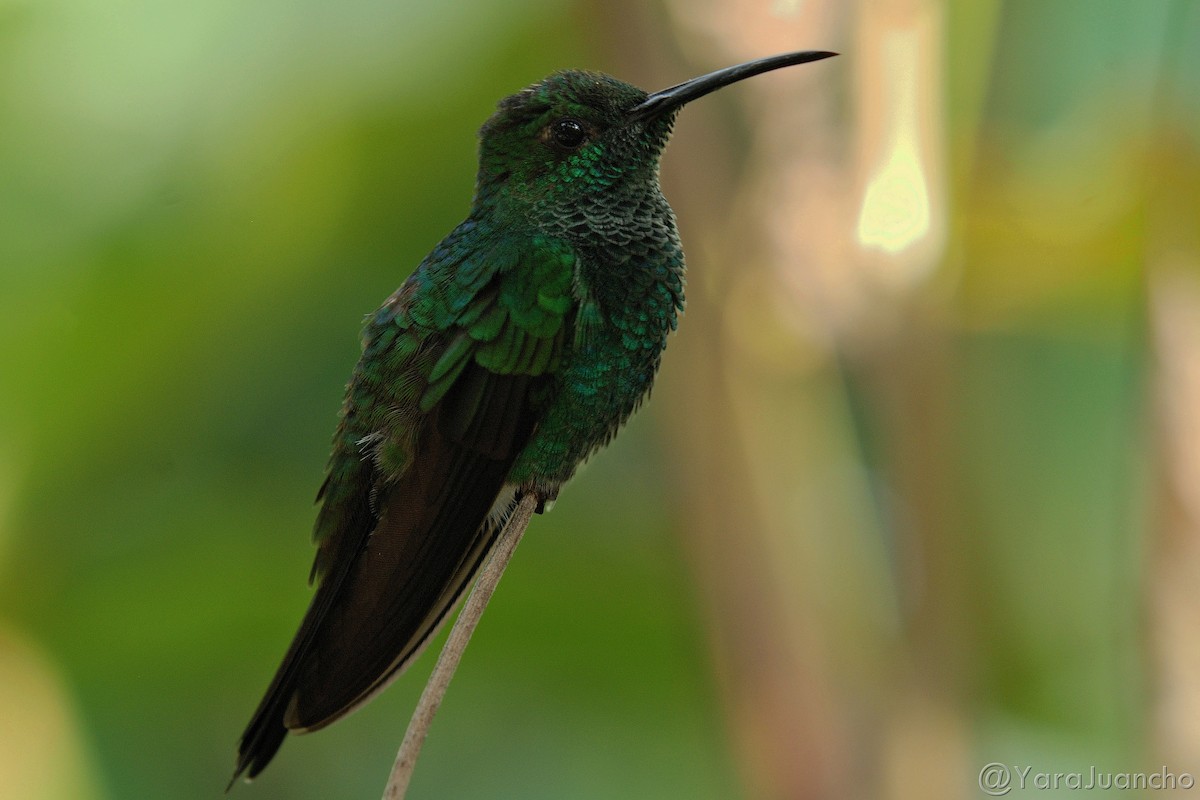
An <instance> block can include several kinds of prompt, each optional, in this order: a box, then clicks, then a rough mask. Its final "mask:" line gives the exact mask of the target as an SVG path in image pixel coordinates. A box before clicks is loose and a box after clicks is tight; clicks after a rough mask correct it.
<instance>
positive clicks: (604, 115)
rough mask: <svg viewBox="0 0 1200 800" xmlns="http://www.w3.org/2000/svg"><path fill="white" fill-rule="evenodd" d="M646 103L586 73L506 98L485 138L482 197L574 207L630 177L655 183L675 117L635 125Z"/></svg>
mask: <svg viewBox="0 0 1200 800" xmlns="http://www.w3.org/2000/svg"><path fill="white" fill-rule="evenodd" d="M646 98H647V94H646V93H645V92H644V91H642V90H641V89H639V88H637V87H636V86H631V85H629V84H628V83H624V82H622V81H619V80H617V79H616V78H612V77H610V76H608V75H602V74H600V73H596V72H584V71H579V70H568V71H564V72H556V73H554V74H553V75H551V76H549V77H548V78H546V79H544V80H542V81H539V82H538V83H535V84H533V85H532V86H529V87H528V88H526V89H524V90H522V91H520V92H518V93H517V94H514V95H512V96H510V97H506V98H505V99H503V100H501V101H500V104H499V106H498V108H497V110H496V113H495V114H493V115H492V117H491V119H489V120H488V121H487V122H486V123H485V124H484V126H483V128H482V130H481V131H480V134H479V136H480V147H479V189H480V192H481V193H483V194H485V195H486V194H487V192H488V191H489V190H491V191H498V192H499V193H500V194H501V195H502V196H505V197H506V198H507V199H508V200H509V201H510V202H513V201H515V202H516V203H518V204H520V205H524V204H526V203H533V204H539V205H540V204H544V203H545V201H547V200H550V201H552V202H554V201H565V202H571V201H572V200H577V199H580V198H582V197H584V196H586V195H588V194H590V193H595V192H604V191H608V190H611V189H613V188H614V187H615V186H616V185H618V184H621V183H623V182H625V181H627V180H629V179H631V178H640V179H641V180H644V181H653V179H654V176H655V174H656V172H657V167H658V157H659V155H660V154H661V153H662V150H663V147H664V146H665V145H666V143H667V137H668V135H669V133H670V130H671V123H672V121H673V120H674V116H675V115H674V113H673V112H672V113H667V114H662V115H657V116H655V117H654V118H650V119H644V120H634V119H632V118H631V116H630V112H631V111H632V110H633V109H634V108H636V107H637V106H638V105H639V104H641V103H644V102H645V101H646ZM477 199H481V198H477Z"/></svg>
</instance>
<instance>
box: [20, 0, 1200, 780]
mask: <svg viewBox="0 0 1200 800" xmlns="http://www.w3.org/2000/svg"><path fill="white" fill-rule="evenodd" d="M809 48H822V49H824V48H829V49H835V50H838V51H841V52H842V53H843V55H842V56H841V57H840V58H838V59H835V60H833V61H829V62H822V64H819V65H811V66H806V67H801V68H797V69H795V70H788V71H785V72H780V73H775V74H773V75H771V76H766V77H762V78H758V79H755V80H754V81H751V82H749V83H746V84H741V85H739V86H738V87H736V88H733V89H729V90H726V91H725V92H723V93H721V94H720V95H717V96H714V97H712V98H709V99H706V100H705V101H704V102H703V103H698V104H697V105H696V107H695V108H691V107H689V108H688V109H687V110H686V111H685V112H684V113H683V115H682V116H681V118H680V121H679V124H678V126H677V130H678V132H677V134H676V137H675V141H674V142H673V144H672V146H671V148H670V149H669V150H668V153H667V156H666V158H665V160H664V167H663V182H664V189H665V192H666V193H667V195H668V198H669V199H671V201H672V203H673V205H674V206H675V208H676V210H677V211H678V212H679V217H680V228H681V232H682V235H683V238H684V242H685V246H686V247H687V251H688V255H689V267H690V273H689V277H690V282H689V308H688V314H687V317H686V319H685V320H684V322H683V324H682V326H681V331H680V333H679V334H678V335H677V336H676V337H675V338H674V339H673V341H672V344H671V347H670V349H669V352H668V354H667V357H666V360H665V364H664V369H663V373H662V376H661V379H660V383H659V387H658V389H657V390H656V392H655V395H654V398H653V401H652V402H651V403H649V404H648V406H647V408H645V409H644V410H643V411H642V412H641V413H640V414H639V415H638V417H636V418H635V420H634V421H633V422H632V423H631V424H630V425H629V427H628V429H627V430H626V431H625V432H624V433H623V434H622V435H621V436H620V437H619V438H618V439H617V440H616V442H615V443H614V445H613V446H611V447H610V448H609V449H608V450H607V451H606V452H604V453H603V454H601V455H600V456H599V457H597V458H596V459H594V460H593V462H592V463H590V464H589V465H588V466H587V467H586V469H584V471H583V472H582V474H581V475H580V476H579V478H578V479H577V480H576V481H575V482H574V483H573V484H572V485H571V487H570V488H569V489H568V490H567V491H566V492H565V493H564V495H563V497H562V499H561V500H560V502H559V503H558V505H557V506H556V508H555V510H554V513H552V514H550V515H547V516H545V517H542V518H538V519H536V520H535V522H534V524H533V525H532V526H531V530H530V535H529V536H528V537H527V538H526V539H525V541H524V543H523V544H522V546H521V550H520V552H519V553H518V554H517V557H516V559H515V561H514V563H513V565H512V567H511V569H510V571H509V573H508V575H507V576H506V578H505V580H504V582H503V584H502V586H501V587H500V589H499V592H498V593H497V595H496V599H495V602H494V604H493V606H492V607H491V608H490V609H489V611H488V613H487V615H486V617H485V619H484V622H483V624H482V625H481V627H480V630H479V632H478V634H477V635H476V638H475V641H474V643H473V645H472V647H471V649H470V651H469V652H468V654H467V656H466V658H465V659H464V663H463V667H462V669H461V670H460V672H459V674H458V676H457V678H456V680H455V683H454V685H453V687H452V688H451V690H450V693H449V695H448V697H447V700H446V703H445V705H444V706H443V710H442V713H441V715H440V716H439V718H438V720H437V722H436V724H435V725H434V728H433V731H432V734H431V738H430V740H429V742H428V743H427V745H426V748H425V751H424V754H423V757H422V761H421V763H420V765H419V767H418V769H417V771H416V775H415V779H414V783H413V789H412V792H411V796H412V797H414V798H417V797H439V798H440V797H448V798H473V797H478V798H485V797H486V798H495V797H503V798H616V797H622V798H624V797H638V798H689V799H690V798H739V797H740V798H781V799H783V798H914V799H916V798H921V799H922V800H925V799H929V798H933V799H936V798H959V797H974V796H980V795H981V793H980V790H979V788H978V785H977V783H976V776H977V774H978V771H979V768H980V767H981V766H983V765H984V764H985V763H987V762H990V761H1000V762H1005V763H1011V764H1014V765H1018V766H1023V765H1032V766H1033V768H1034V772H1037V771H1041V770H1044V771H1048V772H1055V771H1059V772H1061V771H1076V770H1078V771H1084V772H1086V771H1087V769H1088V767H1089V766H1092V765H1095V766H1096V768H1097V769H1098V770H1102V771H1103V770H1108V771H1112V772H1136V771H1154V770H1157V769H1158V768H1159V767H1160V766H1162V765H1166V768H1167V769H1168V770H1171V771H1174V772H1175V773H1182V772H1189V771H1190V772H1191V773H1192V774H1200V722H1198V720H1200V428H1198V427H1197V425H1196V421H1195V420H1196V418H1197V413H1196V411H1197V409H1200V79H1198V78H1197V76H1198V75H1200V4H1198V3H1195V2H1191V0H1174V1H1173V2H1171V1H1169V0H1151V1H1150V2H1145V3H1136V4H1134V3H1121V2H1117V1H1116V0H1055V1H1054V2H1036V1H1035V0H1022V1H1020V2H1008V3H1000V2H994V1H989V0H980V2H970V3H967V2H958V3H938V2H932V0H877V1H876V2H862V3H841V2H836V1H835V0H804V1H803V2H801V0H792V1H791V2H787V1H786V0H777V1H776V2H768V0H761V2H748V1H747V2H732V1H731V0H698V1H696V2H685V0H666V1H665V2H662V3H649V4H645V3H635V2H633V0H619V2H615V3H600V2H596V0H591V1H590V2H585V1H582V0H500V1H498V2H488V3H484V2H479V1H478V0H469V1H468V2H462V3H445V4H432V3H417V2H412V1H411V0H396V1H395V2H390V3H382V2H369V1H368V0H350V1H349V2H343V3H336V4H335V3H330V2H314V1H313V0H303V2H282V0H265V1H264V2H258V3H253V4H244V3H235V2H231V1H230V0H206V1H205V2H199V3H191V4H187V3H171V2H164V1H163V0H129V1H128V2H122V3H107V2H88V1H87V0H0V120H2V121H3V124H0V796H3V797H6V798H8V797H11V798H21V799H22V800H25V799H26V798H30V799H32V800H42V799H43V798H45V799H47V800H49V799H50V798H55V799H57V798H72V799H73V798H85V799H87V800H92V799H95V800H101V799H106V798H112V799H114V800H115V799H116V798H122V799H123V798H168V797H169V798H202V797H217V796H219V795H220V791H221V789H222V788H223V786H224V783H225V781H226V780H227V778H228V775H229V773H230V771H231V769H232V766H233V751H234V745H235V742H236V738H237V736H238V734H239V733H240V731H241V729H242V727H243V725H244V724H245V722H246V721H247V719H248V717H249V714H250V713H251V711H252V710H253V708H254V706H255V704H256V702H257V701H258V699H259V697H260V694H261V692H262V690H263V689H264V688H265V686H266V684H267V682H268V681H269V679H270V677H271V675H272V673H273V670H274V668H275V666H276V664H277V663H278V659H279V658H280V656H281V655H282V653H283V651H284V649H285V647H286V645H287V643H288V641H289V640H290V637H291V635H292V633H293V631H294V629H295V626H296V624H297V623H298V621H299V619H300V616H301V615H302V613H303V611H304V608H305V607H306V605H307V601H308V597H309V594H308V591H307V590H306V588H305V585H304V579H305V576H306V575H307V570H308V567H309V563H310V559H311V557H312V550H311V548H310V547H309V545H308V544H307V533H308V531H309V529H310V526H311V521H312V516H313V509H312V505H311V501H312V497H313V494H314V492H315V490H316V487H317V486H318V484H319V483H320V480H321V475H322V468H323V465H324V460H325V456H326V453H327V444H328V441H329V437H330V435H331V433H332V429H333V426H334V424H335V419H336V417H335V414H336V411H337V408H338V406H339V403H340V398H341V393H342V388H343V385H344V382H345V380H346V378H347V376H348V375H349V373H350V369H351V367H352V365H353V363H354V361H355V359H356V357H357V352H358V341H357V329H358V325H359V322H360V320H361V319H362V317H363V316H364V315H365V314H366V313H368V312H370V311H371V310H373V309H374V308H375V307H376V306H377V305H378V304H379V303H380V302H381V301H382V300H383V299H384V298H385V297H387V295H388V294H389V293H390V292H391V291H392V290H393V289H394V288H395V287H396V286H397V285H399V284H400V283H401V282H402V281H403V279H404V277H405V276H406V275H407V273H408V272H409V271H410V270H411V269H412V267H413V266H415V265H416V264H417V263H418V261H419V260H420V259H421V257H422V256H423V255H424V254H425V253H426V252H427V251H428V250H429V249H430V248H431V247H432V246H433V245H434V244H436V242H437V240H438V239H439V238H440V237H441V236H442V235H444V234H445V233H446V232H447V231H449V230H450V229H451V228H452V227H453V226H454V225H455V224H456V223H457V222H458V221H459V220H460V219H461V218H462V217H463V215H464V214H465V213H466V211H467V208H468V203H469V200H470V196H471V190H472V180H473V176H474V170H475V161H474V148H475V132H476V130H477V129H478V127H479V125H480V124H481V123H482V122H483V120H484V119H486V117H487V116H488V115H489V114H490V113H491V111H492V109H493V107H494V104H495V102H496V101H497V100H498V99H499V98H501V97H503V96H504V95H506V94H509V93H511V92H513V91H515V90H517V89H519V88H521V87H522V86H524V85H526V84H528V83H531V82H533V81H534V80H537V79H539V78H540V77H542V76H543V75H545V74H547V73H548V72H550V71H552V70H554V69H559V68H563V67H568V66H572V67H589V68H595V69H601V70H604V71H607V72H611V73H613V74H616V75H617V76H619V77H622V78H624V79H627V80H630V81H632V82H635V83H637V84H639V85H642V86H644V87H646V88H649V89H653V88H661V87H663V86H667V85H671V84H674V83H677V82H679V81H680V80H683V79H684V78H687V77H690V76H691V75H694V74H699V73H701V72H706V71H709V70H711V69H715V68H717V67H720V66H724V65H726V64H729V63H734V62H736V61H741V60H746V59H750V58H754V57H757V56H760V55H765V54H768V53H773V52H778V51H783V50H793V49H809ZM431 661H432V658H431V657H429V656H427V657H426V658H424V659H422V661H421V662H420V663H419V664H418V665H417V666H416V667H415V668H414V669H413V670H412V671H411V673H410V674H408V675H407V676H406V677H404V678H403V679H401V680H400V681H398V682H397V683H396V684H395V685H394V687H393V688H392V689H391V690H389V691H388V692H387V693H386V694H385V695H383V696H382V697H381V698H379V699H377V700H376V701H375V702H373V703H372V704H371V705H370V706H369V707H368V708H366V709H364V710H363V711H361V712H360V713H358V714H355V715H354V716H353V717H352V718H350V719H348V720H346V721H344V722H342V723H339V724H338V725H336V726H334V727H333V728H331V729H329V730H327V731H323V732H321V733H320V734H319V735H315V736H305V737H294V738H292V739H291V740H289V741H288V742H287V743H286V744H285V746H284V748H283V750H282V751H281V753H280V755H279V757H278V758H277V759H276V761H275V763H273V764H272V766H271V768H270V769H269V770H267V772H266V773H264V775H263V776H262V777H261V778H260V779H259V780H258V781H256V782H255V784H254V785H252V786H249V787H247V786H238V787H235V789H234V793H235V794H234V796H236V797H244V798H258V799H259V800H269V799H270V798H284V797H286V798H295V799H301V798H362V797H374V796H378V794H379V793H380V792H381V791H382V788H383V783H384V781H385V779H386V776H387V771H388V769H389V768H390V765H391V760H392V757H393V755H394V753H395V749H396V746H397V745H398V744H399V741H400V738H401V736H402V735H403V730H404V726H405V724H406V723H407V721H408V715H409V713H410V711H411V708H412V706H413V704H414V702H415V700H416V697H417V695H418V693H419V691H420V688H421V685H422V682H423V680H424V677H425V675H426V673H427V672H428V670H429V668H430V666H431ZM1162 794H1163V793H1162V792H1158V793H1155V796H1160V795H1162ZM1138 795H1139V793H1136V792H1134V793H1131V796H1138ZM1012 796H1022V795H1021V793H1019V792H1014V794H1013V795H1012ZM1026 796H1029V795H1026ZM1038 796H1056V795H1055V793H1054V792H1040V793H1038ZM1063 796H1065V794H1064V795H1063Z"/></svg>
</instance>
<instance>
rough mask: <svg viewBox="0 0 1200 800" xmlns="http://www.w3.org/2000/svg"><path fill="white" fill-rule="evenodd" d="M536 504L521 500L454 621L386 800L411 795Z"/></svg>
mask: <svg viewBox="0 0 1200 800" xmlns="http://www.w3.org/2000/svg"><path fill="white" fill-rule="evenodd" d="M537 502H538V501H537V497H536V495H534V494H533V493H532V492H531V493H529V494H526V495H525V496H524V497H522V498H521V502H520V503H518V504H517V507H516V508H515V509H514V510H513V513H512V516H511V517H509V518H508V522H507V523H506V524H505V526H504V528H503V530H501V531H500V535H499V536H497V537H496V544H495V545H494V546H493V547H492V554H491V556H490V557H489V558H488V561H487V563H486V564H485V565H484V567H483V569H482V570H481V571H480V573H479V578H478V579H477V580H476V581H475V587H474V588H473V589H471V594H470V595H469V596H468V597H467V602H466V603H464V604H463V609H462V611H461V612H459V615H458V619H456V620H455V621H454V627H453V628H451V629H450V636H449V638H447V639H446V644H445V646H444V647H442V652H441V655H439V656H438V660H437V664H436V665H435V666H434V668H433V673H432V674H430V676H429V681H428V682H427V683H426V684H425V691H423V692H422V693H421V699H420V701H419V702H418V703H417V707H416V709H415V710H414V711H413V715H412V719H411V720H409V723H408V730H407V731H405V732H404V741H403V742H401V743H400V750H399V752H397V753H396V763H395V764H393V765H392V774H391V775H389V776H388V782H387V787H386V788H385V789H384V790H383V800H404V795H405V794H406V793H407V792H408V783H409V781H410V780H412V773H413V769H414V768H415V767H416V765H417V756H419V755H420V754H421V745H423V744H424V743H425V736H426V735H427V734H428V733H429V725H430V723H432V722H433V715H434V714H436V713H437V710H438V707H439V706H440V705H441V704H442V698H443V697H444V696H445V695H446V687H448V686H449V685H450V679H451V678H453V677H454V670H456V669H457V668H458V662H459V661H460V660H461V659H462V654H463V651H464V650H466V649H467V643H468V642H470V641H471V634H472V633H474V632H475V626H476V625H478V624H479V618H480V617H482V616H483V610H484V609H485V608H487V604H488V601H489V600H491V599H492V593H493V592H495V591H496V585H497V584H498V583H500V576H501V575H503V574H504V570H505V568H507V567H508V562H509V560H510V559H512V555H513V552H514V551H515V550H516V549H517V545H518V544H520V542H521V537H522V536H524V535H525V528H527V527H528V526H529V520H530V518H532V516H533V510H534V509H535V508H536V507H537Z"/></svg>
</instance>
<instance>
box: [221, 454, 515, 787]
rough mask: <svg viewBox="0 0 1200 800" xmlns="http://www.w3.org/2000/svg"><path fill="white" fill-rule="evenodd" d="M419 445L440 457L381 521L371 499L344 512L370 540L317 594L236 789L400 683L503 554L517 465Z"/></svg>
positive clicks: (418, 470)
mask: <svg viewBox="0 0 1200 800" xmlns="http://www.w3.org/2000/svg"><path fill="white" fill-rule="evenodd" d="M423 438H424V440H425V441H426V442H427V443H429V445H430V446H431V447H433V450H432V452H427V453H423V456H424V457H423V458H420V459H416V460H415V463H414V464H413V467H412V468H411V469H410V470H409V471H408V472H407V473H405V475H404V476H402V478H401V480H399V481H398V482H397V483H396V484H394V485H393V486H392V487H391V488H390V489H389V490H388V491H387V494H386V498H385V499H384V501H383V502H382V503H380V507H381V509H382V510H381V512H380V514H379V516H378V517H375V516H374V515H373V514H372V512H371V504H370V502H369V493H365V494H367V496H366V497H364V498H363V500H362V503H361V507H359V508H356V509H349V510H347V509H345V508H344V507H343V508H342V509H341V510H342V513H343V514H344V516H343V517H342V522H343V523H347V522H348V523H349V524H356V525H359V526H361V527H360V530H365V531H367V532H368V533H369V535H362V536H361V544H359V546H357V547H355V548H353V549H352V550H350V551H349V552H341V553H339V557H338V558H337V559H335V561H334V563H333V566H332V567H331V569H330V572H329V574H327V575H326V576H325V578H324V580H322V582H321V585H320V586H319V587H318V589H317V592H316V594H315V596H314V597H313V601H312V604H311V605H310V607H309V609H308V612H307V613H306V614H305V617H304V621H303V622H302V623H301V625H300V630H299V631H298V632H297V634H296V637H295V638H294V639H293V640H292V643H291V646H290V647H289V648H288V651H287V654H286V655H285V656H284V659H283V662H282V664H280V666H279V669H278V671H277V672H276V673H275V677H274V679H273V680H272V681H271V685H270V687H269V688H268V689H267V692H266V695H265V696H264V697H263V699H262V702H261V703H260V704H259V706H258V709H257V710H256V711H255V712H254V716H253V717H252V718H251V720H250V723H249V725H248V726H247V727H246V730H245V733H243V735H242V738H241V741H240V743H239V746H238V758H237V766H236V768H235V770H234V774H233V778H232V779H231V780H230V782H229V787H232V785H233V784H234V783H235V782H236V781H237V779H238V777H240V776H242V775H245V776H246V778H247V779H248V780H249V779H253V778H254V777H255V776H256V775H258V774H259V773H260V772H262V770H263V769H265V768H266V766H267V764H269V763H270V761H271V759H272V758H273V757H274V756H275V753H276V752H277V751H278V750H279V748H280V746H281V745H282V744H283V740H284V738H285V737H286V736H287V734H288V733H289V732H296V733H305V732H309V731H314V730H318V729H320V728H323V727H325V726H326V725H329V724H330V723H332V722H335V721H336V720H338V719H340V718H342V717H344V716H346V715H347V714H349V713H351V712H352V711H354V710H355V709H357V708H359V707H360V706H361V705H362V704H363V703H365V702H367V701H368V700H370V699H371V698H372V697H373V696H374V695H375V694H376V693H378V692H380V691H382V690H383V689H384V688H386V686H387V685H388V684H389V683H391V681H392V680H394V679H395V678H396V677H398V676H399V675H400V673H401V672H403V671H404V669H405V668H406V667H407V666H408V665H409V664H410V663H411V662H412V660H413V659H414V658H416V656H417V655H419V654H420V652H421V651H422V650H423V649H424V647H425V645H426V644H427V643H428V642H429V640H430V639H431V638H432V637H433V636H434V634H436V633H437V631H438V629H439V628H440V626H441V625H442V623H443V622H444V621H445V620H446V618H447V616H448V615H449V614H450V612H451V611H452V610H453V609H454V607H455V606H456V605H457V604H458V602H459V600H460V598H461V597H462V594H463V591H464V589H465V588H466V587H467V585H468V584H469V583H470V582H471V580H472V578H473V577H474V576H475V574H476V573H477V572H478V570H479V568H480V566H481V565H482V563H483V560H484V558H485V557H486V556H487V554H488V552H489V551H490V550H491V547H492V545H493V544H494V543H495V540H496V535H497V534H498V532H499V530H500V528H501V527H502V526H503V524H504V523H505V522H506V521H507V519H508V516H509V515H510V514H511V510H512V507H513V501H512V500H511V499H509V498H511V497H512V494H511V493H510V492H502V487H503V485H504V476H505V475H506V473H507V472H508V469H509V466H510V463H511V459H509V458H505V459H500V460H493V459H489V458H482V457H479V456H478V455H477V454H473V453H469V452H466V451H464V450H462V449H461V448H459V447H456V446H455V445H454V444H453V443H447V442H445V441H441V437H440V436H438V435H436V434H432V433H431V434H430V435H427V436H426V437H423ZM439 445H440V447H439ZM422 449H423V450H425V449H426V448H422ZM347 512H348V513H347ZM364 515H367V516H364ZM229 787H227V788H226V791H228V789H229Z"/></svg>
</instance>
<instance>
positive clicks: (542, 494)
mask: <svg viewBox="0 0 1200 800" xmlns="http://www.w3.org/2000/svg"><path fill="white" fill-rule="evenodd" d="M558 489H559V487H557V486H555V487H553V488H551V487H549V486H534V487H531V488H530V489H528V490H527V491H530V492H532V493H533V494H535V495H537V499H538V504H537V508H535V509H534V510H533V513H535V514H545V513H546V512H547V511H549V510H551V509H552V508H554V501H555V500H557V499H558Z"/></svg>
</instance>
